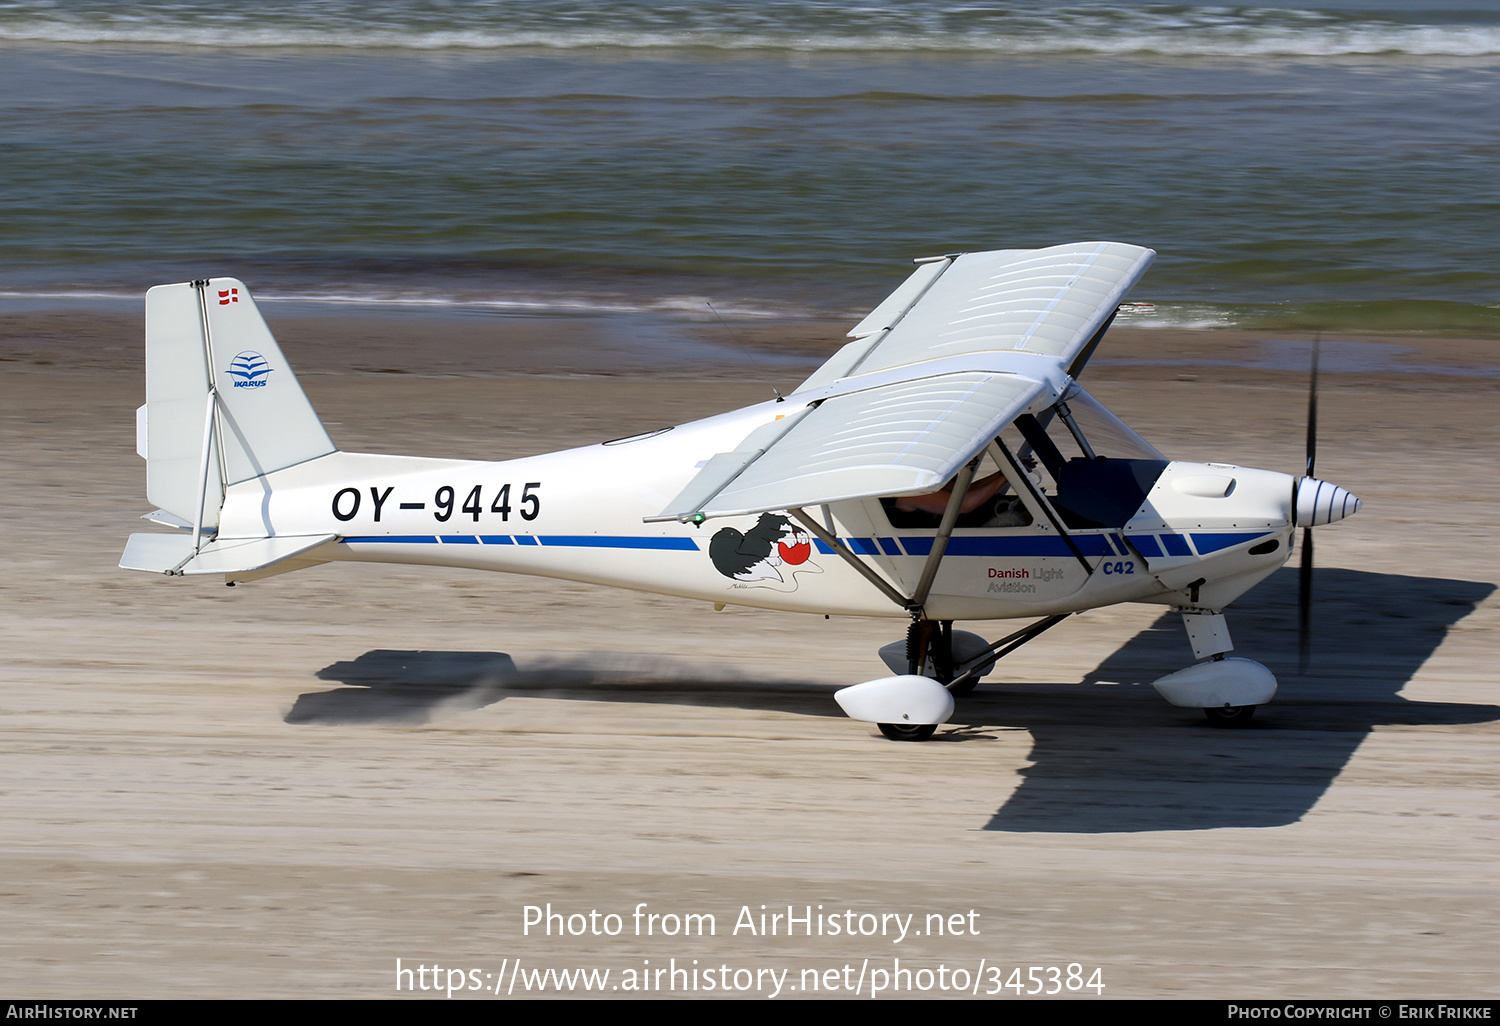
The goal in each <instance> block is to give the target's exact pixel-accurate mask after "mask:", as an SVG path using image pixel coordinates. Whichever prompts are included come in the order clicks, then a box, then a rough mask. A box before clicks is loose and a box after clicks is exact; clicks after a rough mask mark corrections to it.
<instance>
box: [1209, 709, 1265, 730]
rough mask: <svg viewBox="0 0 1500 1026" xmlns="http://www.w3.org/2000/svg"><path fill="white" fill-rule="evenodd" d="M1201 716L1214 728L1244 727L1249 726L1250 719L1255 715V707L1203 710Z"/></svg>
mask: <svg viewBox="0 0 1500 1026" xmlns="http://www.w3.org/2000/svg"><path fill="white" fill-rule="evenodd" d="M1203 715H1204V716H1207V717H1208V722H1209V723H1211V724H1213V725H1214V726H1215V727H1244V726H1248V725H1249V723H1250V717H1252V716H1254V715H1255V706H1253V705H1223V706H1219V707H1218V708H1217V709H1204V710H1203Z"/></svg>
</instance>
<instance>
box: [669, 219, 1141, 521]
mask: <svg viewBox="0 0 1500 1026" xmlns="http://www.w3.org/2000/svg"><path fill="white" fill-rule="evenodd" d="M1155 256H1156V254H1155V253H1154V252H1153V251H1152V250H1149V249H1143V248H1141V247H1139V246H1131V245H1126V244H1124V243H1118V242H1084V243H1075V244H1072V245H1065V246H1052V247H1049V248H1047V249H1036V250H996V251H992V252H988V253H965V254H962V255H958V256H949V257H939V258H937V259H933V260H926V261H920V262H919V263H918V266H917V269H916V271H915V272H914V273H913V274H912V275H911V277H909V278H908V279H907V280H906V281H905V282H904V283H902V285H901V286H900V287H899V288H897V289H896V291H895V292H893V293H892V294H891V295H890V296H889V297H888V298H887V299H886V300H885V301H884V302H882V303H881V304H880V305H879V306H877V307H876V308H875V309H874V310H873V311H872V312H871V313H870V314H869V316H867V317H866V318H865V319H864V320H863V321H861V322H860V323H859V324H858V325H857V326H856V327H855V328H854V330H853V331H851V332H850V333H849V334H850V335H851V336H853V338H854V341H852V342H850V343H849V344H848V345H846V346H844V347H843V348H842V349H840V350H839V351H838V352H837V353H835V354H834V356H833V357H832V358H831V359H830V360H829V361H828V362H827V363H825V364H824V365H823V366H822V367H820V368H818V370H817V371H815V372H814V373H813V375H812V376H811V377H810V378H808V379H807V380H806V381H805V382H803V383H802V385H801V386H800V387H799V388H798V389H797V390H796V392H794V393H792V395H790V396H788V397H787V405H786V408H785V409H786V412H785V413H782V414H780V415H779V416H777V418H776V419H775V420H774V421H772V422H770V423H768V424H764V425H762V426H761V427H759V428H756V429H755V430H754V431H752V432H750V434H749V435H748V436H746V438H745V440H744V441H743V442H741V443H740V444H739V445H738V446H736V447H735V449H734V451H732V452H728V453H720V454H718V455H717V456H714V457H713V458H712V459H710V460H709V461H708V462H707V463H706V464H705V465H704V467H703V469H702V470H701V471H699V472H698V474H697V475H696V476H695V477H694V478H693V479H692V480H691V481H690V482H689V483H688V486H687V487H686V488H685V489H683V491H682V493H681V494H680V495H678V496H677V498H675V499H674V500H673V501H672V502H671V503H669V504H668V506H667V508H666V509H664V510H663V511H662V512H661V513H660V514H659V515H657V516H655V517H650V518H648V519H650V520H684V521H686V520H701V519H708V518H710V517H722V516H736V515H741V514H750V513H759V512H766V511H769V510H779V509H796V508H800V507H803V506H812V505H820V504H822V503H828V502H838V501H842V500H845V499H858V498H870V497H873V496H880V495H916V494H921V493H923V492H930V491H934V490H936V489H938V488H941V487H942V486H943V485H944V484H945V483H946V482H947V481H948V480H949V479H950V478H952V477H953V476H954V474H956V473H957V472H958V469H959V468H960V467H962V466H963V465H964V464H965V463H967V462H968V461H969V460H971V459H973V458H974V456H975V455H977V454H978V453H979V452H980V451H981V450H982V449H983V448H984V447H985V446H986V445H988V444H989V442H990V441H991V440H992V439H993V438H994V437H995V436H996V435H997V434H999V433H1000V430H1001V428H1003V427H1004V426H1005V425H1006V424H1008V423H1009V422H1010V421H1011V420H1013V419H1014V418H1015V417H1016V416H1018V415H1020V414H1021V413H1023V412H1025V411H1026V409H1027V408H1028V407H1030V406H1031V405H1032V404H1033V403H1035V402H1036V401H1037V400H1038V399H1040V398H1043V397H1049V398H1050V397H1055V396H1057V395H1060V394H1061V393H1062V391H1063V390H1064V389H1065V388H1066V386H1067V382H1068V379H1069V378H1070V377H1071V376H1073V375H1075V374H1077V373H1078V372H1079V371H1080V370H1081V369H1082V367H1083V364H1084V363H1085V362H1086V361H1087V360H1088V358H1089V356H1090V355H1092V353H1093V349H1094V347H1095V346H1097V345H1098V343H1099V339H1100V338H1101V337H1102V336H1103V333H1104V330H1105V329H1106V328H1107V327H1108V326H1109V322H1110V321H1111V319H1112V318H1113V316H1114V312H1115V310H1116V309H1117V308H1118V306H1119V303H1120V301H1121V300H1122V299H1123V298H1124V296H1125V294H1126V293H1127V292H1129V290H1130V288H1131V286H1133V285H1134V284H1135V283H1136V281H1138V280H1139V279H1140V277H1141V275H1143V274H1144V273H1145V271H1146V269H1147V268H1148V267H1149V266H1150V265H1151V261H1152V260H1153V259H1154V258H1155Z"/></svg>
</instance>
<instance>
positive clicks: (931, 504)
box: [881, 471, 1031, 527]
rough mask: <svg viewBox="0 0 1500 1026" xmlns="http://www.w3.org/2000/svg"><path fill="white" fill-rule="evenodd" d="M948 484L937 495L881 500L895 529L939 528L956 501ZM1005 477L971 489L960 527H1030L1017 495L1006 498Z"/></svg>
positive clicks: (998, 476)
mask: <svg viewBox="0 0 1500 1026" xmlns="http://www.w3.org/2000/svg"><path fill="white" fill-rule="evenodd" d="M956 481H957V479H955V480H953V481H949V482H948V483H947V484H945V485H944V486H943V487H941V488H939V489H938V490H937V491H935V492H927V493H926V494H924V495H902V496H899V497H897V498H892V499H882V500H881V503H882V504H883V505H884V506H885V507H886V512H887V514H888V515H890V517H891V526H893V527H936V526H938V524H939V523H940V522H941V521H942V517H943V512H944V511H945V510H946V509H947V508H948V502H949V500H950V499H952V498H953V486H954V484H955V483H956ZM1006 485H1007V481H1006V479H1005V475H1004V474H1003V473H1000V472H999V471H997V472H995V473H993V474H990V475H989V476H988V477H983V478H980V479H979V480H977V481H974V482H973V483H972V484H970V485H969V490H968V491H967V492H965V493H964V497H963V501H962V502H961V503H960V504H959V507H958V520H957V522H956V526H958V527H1019V526H1022V525H1024V524H1029V523H1031V514H1030V513H1029V512H1028V511H1027V509H1026V507H1025V506H1024V505H1022V504H1021V502H1020V501H1019V500H1018V499H1017V498H1016V497H1015V496H1014V495H1006V494H1005V493H1006V492H1007V491H1008V490H1009V489H1007V487H1006Z"/></svg>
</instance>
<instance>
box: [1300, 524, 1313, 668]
mask: <svg viewBox="0 0 1500 1026" xmlns="http://www.w3.org/2000/svg"><path fill="white" fill-rule="evenodd" d="M1312 590H1313V541H1312V528H1311V527H1304V528H1303V529H1302V570H1301V573H1300V575H1299V576H1298V578H1297V651H1298V669H1299V672H1301V673H1306V672H1307V664H1308V661H1309V660H1310V659H1311V658H1312Z"/></svg>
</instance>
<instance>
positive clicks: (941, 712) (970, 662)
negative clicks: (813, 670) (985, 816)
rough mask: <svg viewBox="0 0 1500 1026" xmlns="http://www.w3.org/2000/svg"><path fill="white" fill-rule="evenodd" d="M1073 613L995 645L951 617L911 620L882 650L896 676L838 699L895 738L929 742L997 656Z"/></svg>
mask: <svg viewBox="0 0 1500 1026" xmlns="http://www.w3.org/2000/svg"><path fill="white" fill-rule="evenodd" d="M1069 615H1070V614H1066V613H1064V614H1059V615H1056V616H1049V617H1046V618H1044V619H1042V620H1038V621H1037V622H1036V623H1033V624H1031V625H1029V626H1027V627H1023V628H1022V629H1021V630H1019V631H1016V632H1015V633H1013V634H1009V635H1007V636H1006V637H1003V638H1001V639H1000V640H999V641H997V642H994V643H993V644H991V643H990V642H987V641H985V640H984V639H983V638H981V637H980V636H979V635H977V634H971V633H969V632H968V631H955V630H954V629H953V621H952V620H928V619H924V618H920V617H919V618H916V619H913V620H912V623H911V627H910V628H909V629H908V630H907V632H906V638H905V640H903V641H893V642H891V643H890V644H889V645H886V646H885V647H883V648H882V649H881V650H880V658H881V659H882V660H883V661H884V662H885V664H886V666H888V667H890V670H891V672H892V673H893V674H895V675H896V676H893V677H883V678H881V679H880V680H871V681H866V682H865V683H863V684H856V685H855V686H854V687H851V688H844V689H843V690H842V691H839V692H838V693H837V694H836V695H835V696H834V697H835V699H836V700H837V701H838V703H839V706H840V707H841V708H842V709H843V710H844V712H845V713H847V714H848V715H849V716H850V717H852V718H854V719H856V720H865V721H867V722H870V723H874V724H875V725H876V726H878V727H879V728H880V732H881V733H882V734H884V735H885V736H886V737H888V738H890V739H891V740H892V741H925V740H927V739H928V738H930V737H931V736H932V735H933V733H934V732H936V730H937V728H938V725H939V724H941V723H946V722H947V721H948V719H949V717H951V716H952V715H953V709H954V703H953V696H954V695H967V694H969V693H970V692H972V691H973V690H974V688H975V687H977V686H978V684H979V681H980V679H981V678H982V677H984V675H985V674H987V673H989V672H990V671H991V670H993V669H994V668H995V662H996V660H998V659H1000V658H1001V657H1002V656H1004V655H1007V654H1008V653H1010V652H1013V651H1015V650H1016V649H1017V648H1020V647H1021V646H1022V645H1024V644H1026V642H1028V641H1030V640H1032V639H1033V638H1035V637H1037V636H1039V635H1040V634H1041V633H1042V632H1044V631H1046V630H1048V629H1050V628H1051V627H1054V626H1056V625H1057V624H1059V623H1061V622H1062V621H1064V620H1066V619H1067V618H1068V616H1069Z"/></svg>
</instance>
